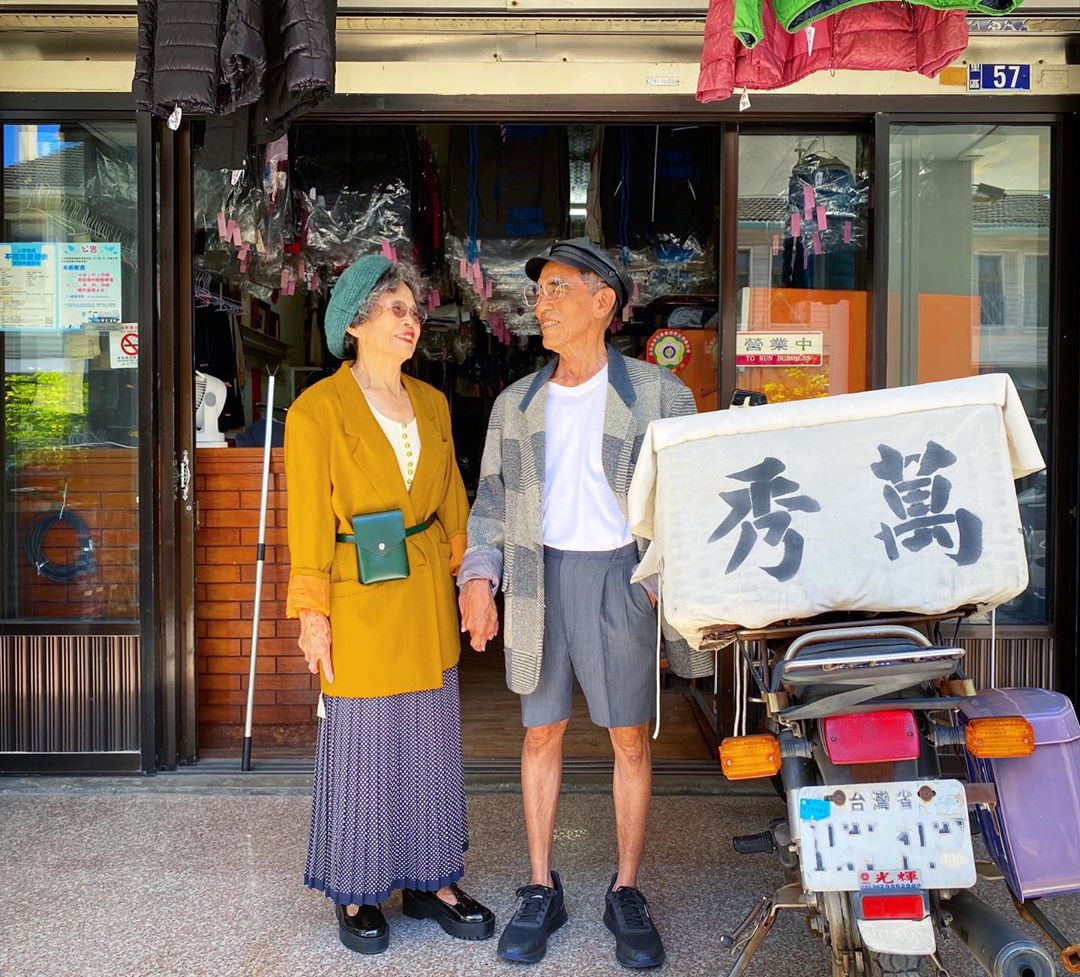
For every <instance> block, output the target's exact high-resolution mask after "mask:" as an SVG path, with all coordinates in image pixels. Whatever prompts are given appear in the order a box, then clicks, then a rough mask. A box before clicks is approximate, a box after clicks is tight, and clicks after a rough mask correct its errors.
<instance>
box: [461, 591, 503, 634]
mask: <svg viewBox="0 0 1080 977" xmlns="http://www.w3.org/2000/svg"><path fill="white" fill-rule="evenodd" d="M458 608H459V609H460V610H461V630H462V631H463V632H464V631H468V632H469V639H470V641H469V643H470V644H471V645H472V648H473V651H483V650H484V649H485V648H486V647H487V643H488V642H489V641H490V640H491V639H492V638H494V637H495V635H497V634H498V633H499V612H498V610H497V609H496V608H495V598H494V597H493V596H492V594H491V584H490V583H489V582H488V581H487V580H470V581H469V582H468V583H466V584H465V586H463V587H462V588H461V594H460V595H459V596H458Z"/></svg>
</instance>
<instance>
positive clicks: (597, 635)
mask: <svg viewBox="0 0 1080 977" xmlns="http://www.w3.org/2000/svg"><path fill="white" fill-rule="evenodd" d="M637 563H638V552H637V546H636V545H635V544H633V543H630V544H628V545H626V546H624V547H622V549H618V550H612V551H608V552H599V553H581V552H575V551H572V550H555V549H551V548H550V547H545V548H544V592H545V603H546V606H545V609H544V660H543V663H542V665H541V668H540V684H539V685H537V687H536V691H535V692H532V693H530V694H529V695H523V696H522V697H521V721H522V723H523V724H524V725H525V726H548V725H550V724H551V723H557V722H561V721H562V720H564V719H569V718H570V705H571V700H572V698H573V692H574V678H575V677H576V678H577V681H578V684H579V685H580V686H581V690H582V691H583V692H584V693H585V699H586V701H587V702H588V704H589V718H590V719H592V721H593V722H594V723H596V725H597V726H605V727H607V728H608V729H611V728H612V727H616V726H637V725H639V724H641V723H647V722H650V721H652V719H653V718H654V715H653V714H654V712H655V708H656V610H655V608H653V606H652V602H651V601H650V600H649V595H648V593H647V592H646V590H645V588H644V587H642V586H641V584H636V583H634V584H632V583H630V574H631V573H632V572H633V570H634V567H635V566H637Z"/></svg>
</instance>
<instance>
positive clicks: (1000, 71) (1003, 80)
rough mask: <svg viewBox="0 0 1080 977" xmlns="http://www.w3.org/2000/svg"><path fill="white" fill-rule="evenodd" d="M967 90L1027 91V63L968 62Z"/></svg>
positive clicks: (1029, 83)
mask: <svg viewBox="0 0 1080 977" xmlns="http://www.w3.org/2000/svg"><path fill="white" fill-rule="evenodd" d="M968 91H969V92H1029V91H1031V65H1029V64H969V65H968Z"/></svg>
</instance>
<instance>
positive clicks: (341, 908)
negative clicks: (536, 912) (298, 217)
mask: <svg viewBox="0 0 1080 977" xmlns="http://www.w3.org/2000/svg"><path fill="white" fill-rule="evenodd" d="M425 318H426V316H425V314H424V313H423V312H422V311H421V310H420V309H419V307H418V306H417V303H416V288H415V285H414V282H413V280H412V278H411V277H410V274H409V273H408V272H407V271H406V270H405V269H403V268H402V267H401V266H399V265H397V264H394V263H392V262H390V261H388V260H387V259H385V258H383V257H380V256H377V255H372V256H368V257H364V258H360V259H359V260H358V261H357V262H355V263H354V264H353V265H351V266H350V267H349V268H348V269H347V270H346V271H345V272H344V274H343V275H342V276H341V278H340V279H339V280H338V283H337V285H336V286H335V287H334V290H333V294H332V295H331V298H330V303H329V305H328V306H327V310H326V339H327V344H328V345H329V347H330V350H331V352H332V353H334V355H335V356H337V357H338V358H340V359H344V360H346V361H347V362H346V363H344V364H343V365H342V366H341V368H340V369H339V370H338V371H337V373H336V374H335V375H334V376H332V377H329V378H327V379H325V380H322V381H320V382H319V383H316V384H314V385H313V386H312V387H310V388H309V389H308V390H306V391H304V393H303V394H301V396H300V397H299V398H297V400H296V402H295V403H294V404H293V406H292V407H291V408H290V409H289V413H288V420H287V421H286V424H285V471H286V479H287V482H288V497H289V551H290V554H291V556H292V572H291V575H290V578H289V596H288V607H287V613H288V615H289V616H290V617H299V618H300V648H301V650H302V651H303V653H304V657H305V658H306V659H307V663H308V668H309V669H310V670H311V671H312V672H313V673H318V672H319V671H320V670H321V673H322V677H321V688H322V694H321V697H320V710H319V711H320V716H321V717H322V718H321V722H320V724H319V737H318V746H317V753H316V765H315V789H314V798H313V803H312V812H311V835H310V840H309V843H308V853H307V869H306V872H305V876H304V878H305V882H306V884H307V885H308V886H309V887H311V888H313V889H318V890H320V891H322V892H324V893H325V894H326V895H327V896H328V897H329V898H330V899H331V900H332V901H333V902H334V904H335V908H336V912H337V921H338V931H339V934H340V937H341V941H342V943H344V944H345V945H346V946H347V947H349V948H350V949H352V950H356V951H358V952H360V953H380V952H382V951H383V950H385V949H386V947H387V946H388V944H389V937H390V932H389V926H388V925H387V922H386V918H385V917H384V916H383V913H382V910H381V908H380V905H379V904H380V903H382V902H384V901H386V900H387V899H388V898H389V897H390V894H391V893H392V892H394V891H395V890H397V889H401V890H402V909H403V911H404V913H405V915H407V916H411V917H413V918H416V919H433V920H435V921H436V922H437V923H439V925H441V926H442V928H443V929H444V930H445V931H446V932H447V933H449V934H450V935H452V936H456V937H459V938H460V939H465V940H481V939H486V938H487V937H489V936H491V934H492V932H493V931H494V925H495V919H494V916H493V915H492V913H491V912H490V911H489V910H488V909H486V908H485V907H484V906H482V905H480V904H479V903H478V902H476V901H475V900H474V899H472V898H470V897H469V896H468V895H466V894H465V893H464V892H463V891H462V890H461V889H460V888H458V886H457V885H456V884H455V883H457V881H458V880H459V879H460V878H461V877H462V875H463V874H464V865H463V853H464V851H465V850H466V848H467V847H468V824H467V819H466V810H465V791H464V785H463V771H462V759H461V707H460V703H459V699H458V678H457V662H458V655H459V651H460V641H459V629H458V619H457V609H456V602H455V599H454V582H453V580H452V575H453V574H456V572H457V568H458V566H459V565H460V563H461V558H462V555H463V554H464V551H465V524H466V520H467V518H468V514H469V508H468V503H467V501H466V498H465V489H464V486H463V485H462V481H461V473H460V472H459V471H458V467H457V463H456V461H455V458H454V450H453V441H452V439H451V434H450V412H449V408H448V406H447V403H446V398H445V397H443V395H442V394H441V393H439V392H438V391H437V390H435V389H433V388H432V387H429V386H428V385H427V384H424V383H421V382H420V381H418V380H414V379H412V378H411V377H408V376H404V375H403V374H402V372H401V365H402V363H404V362H405V361H406V360H408V359H409V358H410V357H411V356H412V355H413V352H414V350H415V349H416V343H417V340H418V339H419V337H420V329H421V326H422V325H423V322H424V319H425Z"/></svg>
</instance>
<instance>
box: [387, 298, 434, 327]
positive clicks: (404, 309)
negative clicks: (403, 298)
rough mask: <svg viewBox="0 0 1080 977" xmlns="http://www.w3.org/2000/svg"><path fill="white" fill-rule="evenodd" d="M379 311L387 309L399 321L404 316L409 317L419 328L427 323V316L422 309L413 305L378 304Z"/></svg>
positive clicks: (399, 303)
mask: <svg viewBox="0 0 1080 977" xmlns="http://www.w3.org/2000/svg"><path fill="white" fill-rule="evenodd" d="M378 307H379V308H380V309H389V310H390V311H391V312H393V313H394V315H396V316H397V317H398V318H399V319H404V318H405V317H406V316H410V317H411V318H413V319H415V320H416V321H417V322H418V323H419V324H420V325H421V326H422V325H423V324H424V323H425V322H427V321H428V314H427V312H425V311H424V310H423V309H420V308H417V307H416V306H415V305H406V304H405V303H404V302H387V303H385V304H383V303H381V302H380V303H378Z"/></svg>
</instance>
